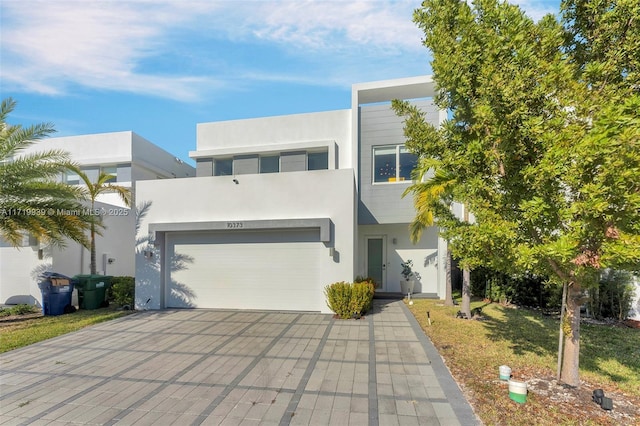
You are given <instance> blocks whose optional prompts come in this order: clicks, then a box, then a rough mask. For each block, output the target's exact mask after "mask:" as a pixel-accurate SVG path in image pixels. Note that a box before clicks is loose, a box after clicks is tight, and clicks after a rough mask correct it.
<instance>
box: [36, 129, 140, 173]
mask: <svg viewBox="0 0 640 426" xmlns="http://www.w3.org/2000/svg"><path fill="white" fill-rule="evenodd" d="M131 137H132V132H114V133H98V134H92V135H79V136H64V137H59V138H48V139H43V140H41V141H38V142H36V143H35V144H33V145H32V146H31V147H29V148H28V149H26V150H25V151H24V152H25V153H30V152H39V151H44V150H52V149H61V150H63V151H66V152H68V153H69V154H70V155H71V158H72V160H73V161H75V162H77V163H79V164H80V165H94V164H95V165H99V164H113V163H127V162H130V161H131Z"/></svg>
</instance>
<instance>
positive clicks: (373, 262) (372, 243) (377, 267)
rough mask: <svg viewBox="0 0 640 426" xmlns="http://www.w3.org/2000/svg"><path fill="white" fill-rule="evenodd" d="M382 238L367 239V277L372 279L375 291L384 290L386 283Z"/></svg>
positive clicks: (383, 242) (383, 241)
mask: <svg viewBox="0 0 640 426" xmlns="http://www.w3.org/2000/svg"><path fill="white" fill-rule="evenodd" d="M385 253H386V250H385V238H384V237H367V277H369V278H373V280H374V281H375V283H376V290H384V287H385V281H386V261H387V260H386V255H385Z"/></svg>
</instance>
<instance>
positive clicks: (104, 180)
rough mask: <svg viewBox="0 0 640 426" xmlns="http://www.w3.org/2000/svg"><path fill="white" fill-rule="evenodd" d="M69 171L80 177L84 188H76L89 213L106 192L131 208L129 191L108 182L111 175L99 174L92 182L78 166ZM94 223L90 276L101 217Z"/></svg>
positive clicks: (91, 229) (92, 272)
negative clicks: (81, 195)
mask: <svg viewBox="0 0 640 426" xmlns="http://www.w3.org/2000/svg"><path fill="white" fill-rule="evenodd" d="M70 170H71V171H73V172H74V173H76V174H77V175H78V176H80V179H82V181H83V182H84V186H80V187H78V188H79V189H80V191H81V192H82V193H83V194H84V196H85V198H86V199H87V200H90V201H91V212H95V211H96V208H95V207H96V206H95V204H96V199H97V198H98V196H99V195H100V194H105V193H108V192H115V193H117V194H118V195H119V196H120V198H121V199H122V201H123V202H124V203H125V205H126V206H131V189H129V188H126V187H124V186H120V185H114V184H112V183H111V182H110V181H111V180H112V179H113V175H110V174H106V173H103V172H100V175H99V176H98V179H97V180H96V181H95V182H92V181H91V179H89V177H88V176H87V174H86V173H84V172H83V171H82V170H80V168H79V167H78V166H75V165H74V166H71V167H70ZM95 217H96V219H97V220H96V221H94V222H92V223H91V226H90V235H91V240H90V250H91V274H92V275H95V274H96V270H97V268H96V232H97V229H96V227H97V226H100V227H104V226H103V224H102V216H95Z"/></svg>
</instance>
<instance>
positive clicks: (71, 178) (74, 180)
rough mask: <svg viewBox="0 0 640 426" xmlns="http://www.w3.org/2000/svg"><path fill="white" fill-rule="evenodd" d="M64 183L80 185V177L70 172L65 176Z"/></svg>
mask: <svg viewBox="0 0 640 426" xmlns="http://www.w3.org/2000/svg"><path fill="white" fill-rule="evenodd" d="M64 183H66V184H68V185H80V176H78V174H77V173H74V172H72V171H68V172H66V173H65V174H64Z"/></svg>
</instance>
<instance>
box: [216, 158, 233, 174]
mask: <svg viewBox="0 0 640 426" xmlns="http://www.w3.org/2000/svg"><path fill="white" fill-rule="evenodd" d="M232 174H233V158H221V159H216V161H215V165H214V171H213V175H214V176H231V175H232Z"/></svg>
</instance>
